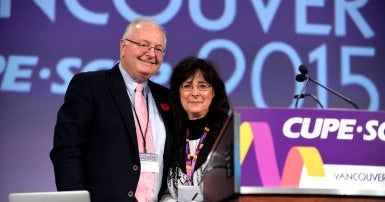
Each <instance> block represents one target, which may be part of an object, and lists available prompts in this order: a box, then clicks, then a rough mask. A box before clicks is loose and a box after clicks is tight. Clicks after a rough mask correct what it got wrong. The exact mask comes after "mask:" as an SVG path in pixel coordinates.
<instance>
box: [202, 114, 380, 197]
mask: <svg viewBox="0 0 385 202" xmlns="http://www.w3.org/2000/svg"><path fill="white" fill-rule="evenodd" d="M384 152H385V113H384V112H369V111H360V110H354V111H353V110H340V109H338V110H337V109H336V110H329V109H323V110H320V109H283V108H282V109H280V108H279V109H274V108H273V109H271V108H269V109H258V108H235V109H234V110H233V112H232V113H231V116H230V117H229V118H228V120H227V121H226V124H225V125H224V127H223V128H222V131H221V134H220V135H219V137H218V139H217V141H216V143H215V144H214V147H213V148H212V151H211V153H210V155H209V157H208V158H209V163H208V165H207V167H206V171H205V174H204V178H203V195H204V199H205V201H317V202H322V201H345V202H346V201H385V155H384Z"/></svg>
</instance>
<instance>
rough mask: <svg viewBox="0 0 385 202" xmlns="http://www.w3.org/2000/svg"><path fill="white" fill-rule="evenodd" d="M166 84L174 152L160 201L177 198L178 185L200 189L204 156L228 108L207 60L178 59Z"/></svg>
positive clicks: (225, 98)
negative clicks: (171, 115)
mask: <svg viewBox="0 0 385 202" xmlns="http://www.w3.org/2000/svg"><path fill="white" fill-rule="evenodd" d="M170 88H171V112H172V114H173V119H174V124H175V135H176V136H175V144H174V155H175V156H174V158H173V161H172V163H171V167H170V170H169V173H168V176H167V185H168V187H167V191H166V194H164V195H163V197H162V201H176V200H178V187H179V188H180V187H181V186H196V187H198V190H200V189H199V186H200V185H201V182H202V180H203V175H204V170H205V166H206V164H207V163H208V162H207V156H208V155H209V153H210V151H211V148H212V146H213V144H214V142H215V140H216V138H217V137H218V135H219V132H220V130H221V128H222V126H223V124H224V122H225V121H226V119H227V117H228V112H229V108H230V104H229V100H228V98H227V94H226V89H225V85H224V83H223V81H222V79H221V78H220V77H219V75H218V72H217V70H216V67H215V65H214V64H213V63H211V62H210V61H208V60H205V59H201V58H196V57H187V58H184V59H183V60H181V61H180V62H179V63H178V64H177V65H176V67H175V68H174V71H173V73H172V75H171V80H170ZM194 155H195V156H196V158H194ZM181 197H183V196H179V200H181Z"/></svg>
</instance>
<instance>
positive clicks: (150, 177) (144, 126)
mask: <svg viewBox="0 0 385 202" xmlns="http://www.w3.org/2000/svg"><path fill="white" fill-rule="evenodd" d="M143 88H144V86H143V84H138V86H137V87H136V89H135V113H136V118H137V122H136V136H137V139H138V148H139V153H145V150H146V153H154V152H155V150H154V141H153V138H152V131H151V124H150V122H149V114H148V111H147V106H146V101H145V99H144V96H143ZM154 188H155V173H151V172H141V173H140V177H139V183H138V187H137V189H136V192H135V197H136V199H137V200H138V201H140V202H141V201H150V199H151V198H152V196H153V195H154Z"/></svg>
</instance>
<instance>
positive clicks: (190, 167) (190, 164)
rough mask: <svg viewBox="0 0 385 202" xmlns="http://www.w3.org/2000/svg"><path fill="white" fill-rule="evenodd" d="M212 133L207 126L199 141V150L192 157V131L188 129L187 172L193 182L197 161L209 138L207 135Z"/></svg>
mask: <svg viewBox="0 0 385 202" xmlns="http://www.w3.org/2000/svg"><path fill="white" fill-rule="evenodd" d="M209 131H210V129H209V127H207V126H205V128H204V130H203V134H202V136H201V138H200V140H199V144H198V146H197V148H196V149H195V154H194V155H193V156H191V154H190V130H189V129H188V128H187V129H186V151H185V152H186V172H187V176H188V178H189V179H190V180H192V177H193V171H194V167H195V164H196V161H197V159H198V155H199V152H200V150H201V149H202V147H203V145H204V141H205V138H206V136H207V133H208V132H209Z"/></svg>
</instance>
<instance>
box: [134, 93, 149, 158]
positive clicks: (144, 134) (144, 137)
mask: <svg viewBox="0 0 385 202" xmlns="http://www.w3.org/2000/svg"><path fill="white" fill-rule="evenodd" d="M146 105H147V124H146V129H145V131H144V133H143V129H142V126H141V125H140V122H139V118H138V114H137V113H136V110H135V107H133V109H134V114H135V117H136V122H137V123H138V126H139V130H140V134H141V135H142V139H143V149H144V153H147V148H146V136H147V129H148V123H149V122H150V115H149V114H150V111H149V110H150V109H149V108H148V97H146Z"/></svg>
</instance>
